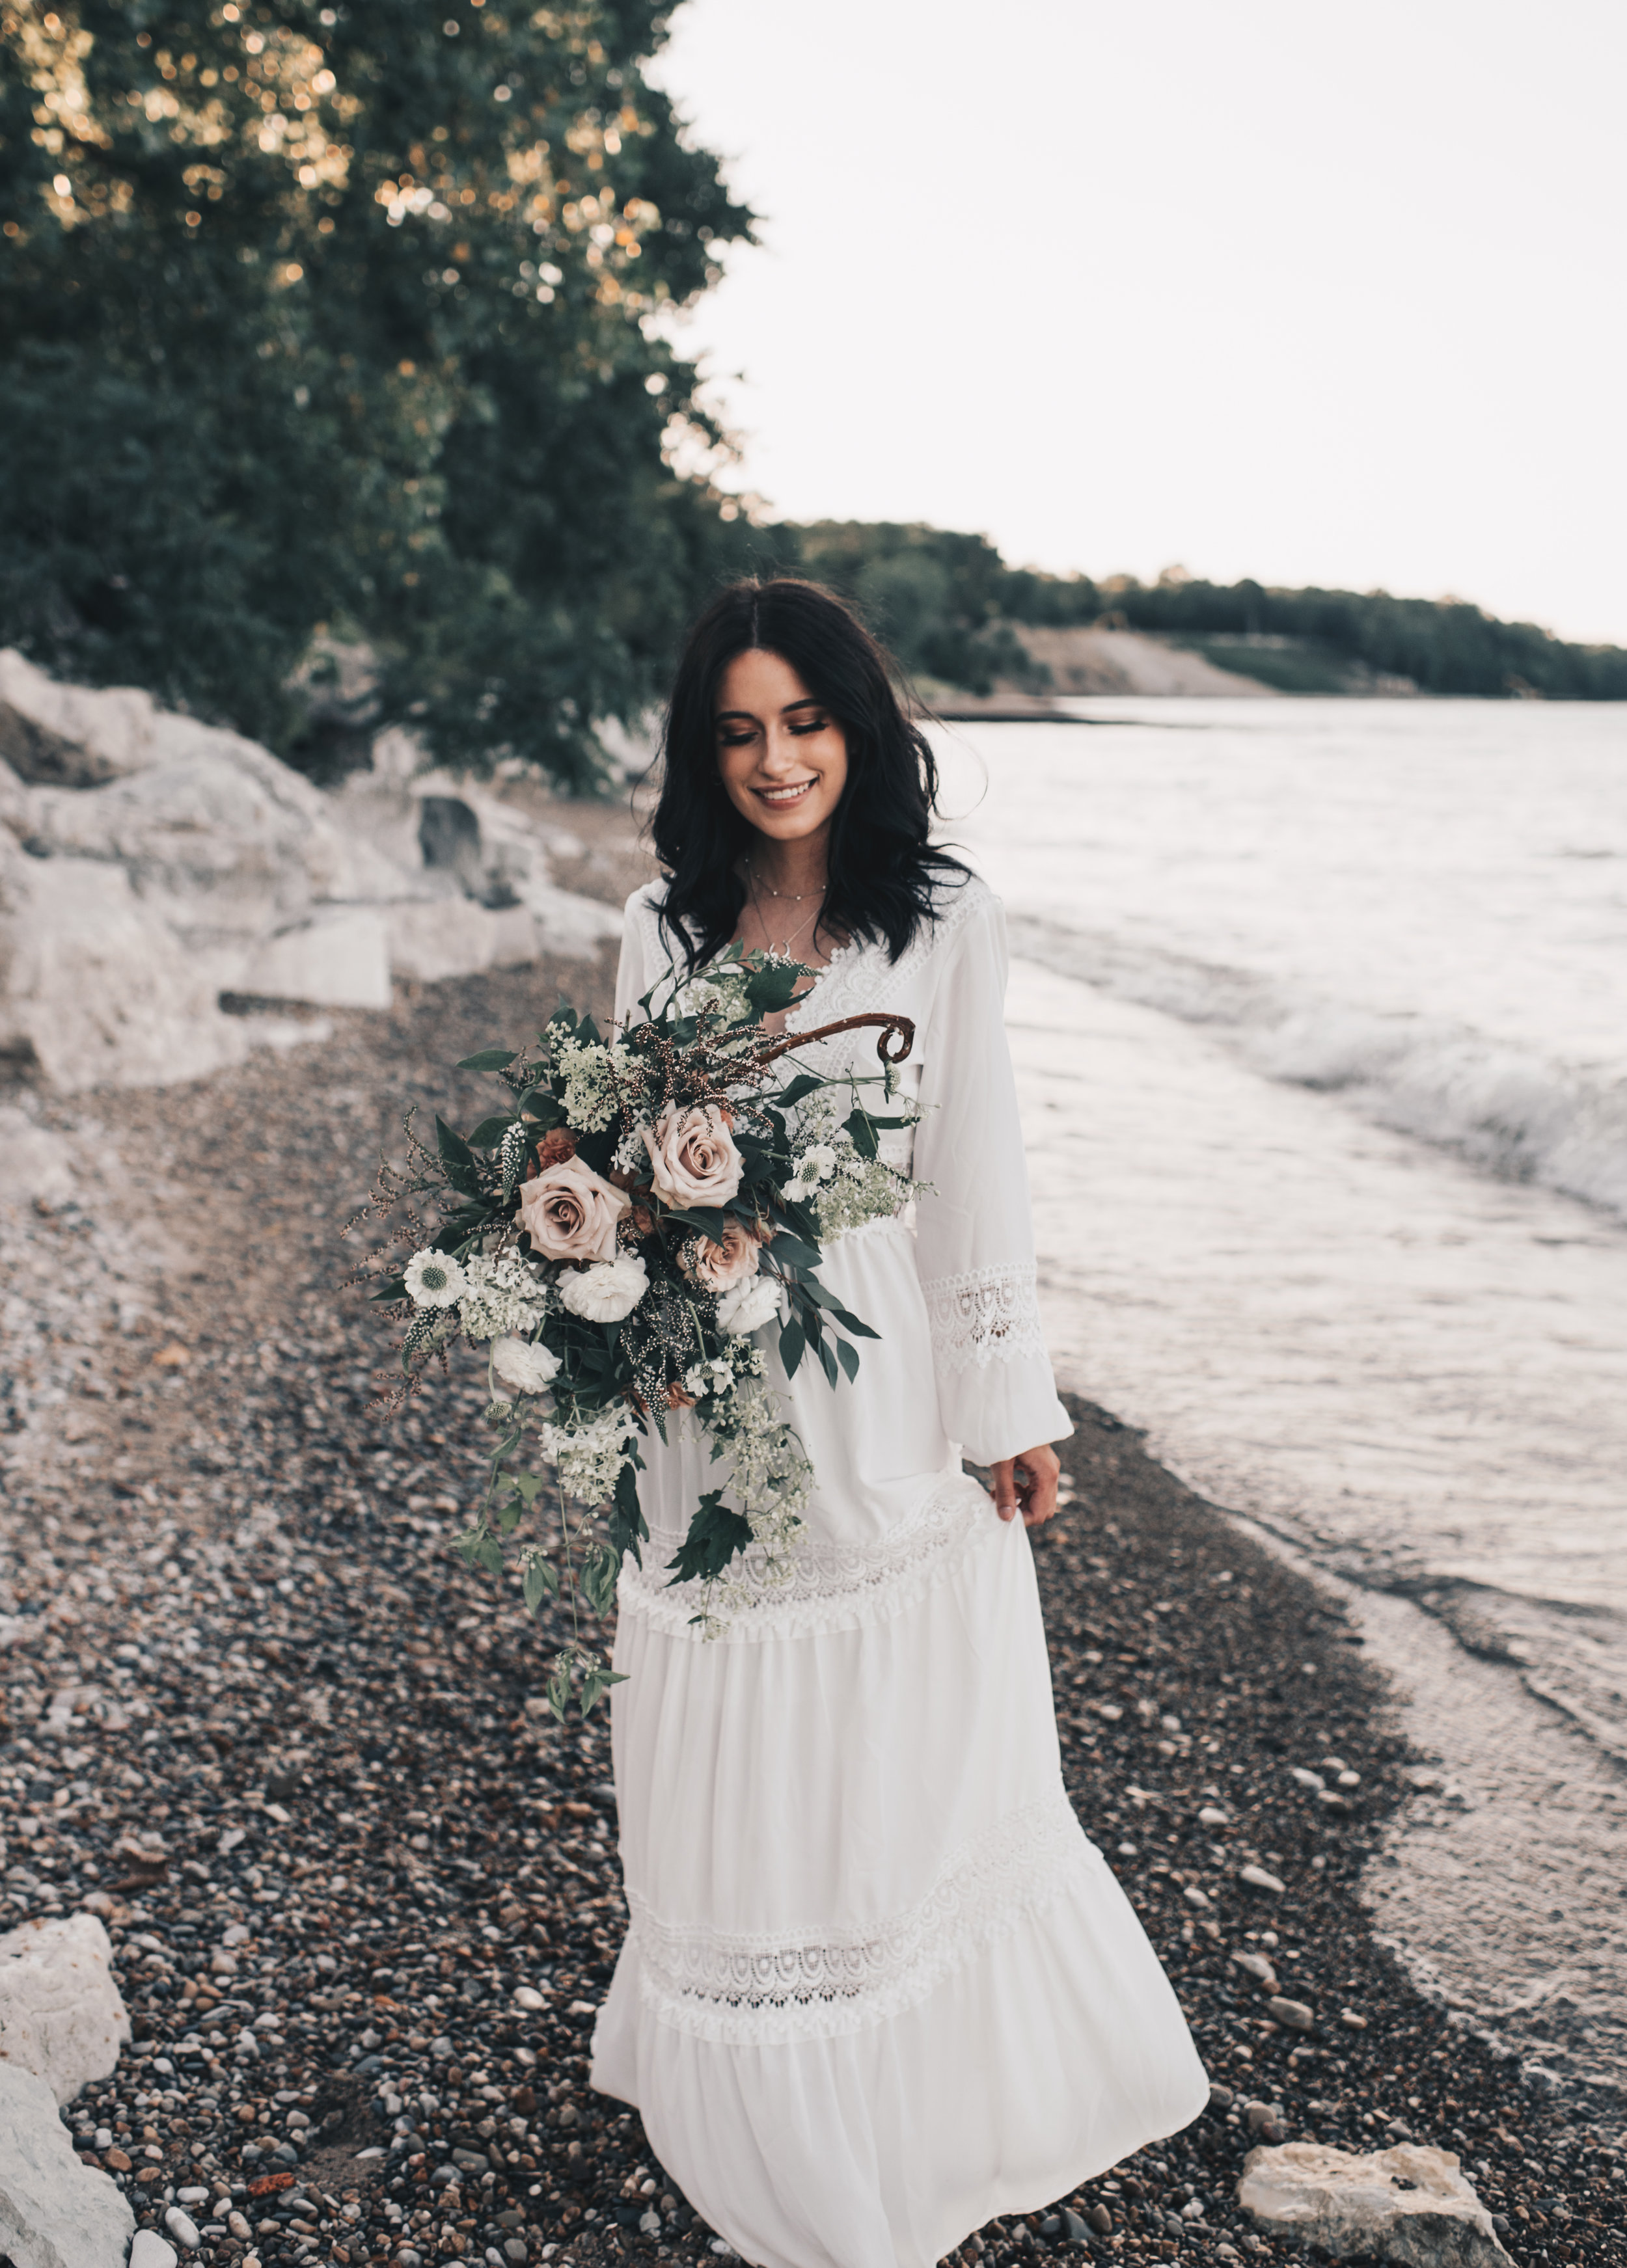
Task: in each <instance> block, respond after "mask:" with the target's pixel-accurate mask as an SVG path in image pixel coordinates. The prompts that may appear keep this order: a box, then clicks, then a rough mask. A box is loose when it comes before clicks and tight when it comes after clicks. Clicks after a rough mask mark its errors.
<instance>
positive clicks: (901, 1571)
mask: <svg viewBox="0 0 1627 2268" xmlns="http://www.w3.org/2000/svg"><path fill="white" fill-rule="evenodd" d="M993 1524H994V1515H993V1513H992V1512H991V1510H990V1507H989V1501H988V1498H987V1494H986V1493H985V1491H983V1490H982V1489H981V1488H980V1487H979V1485H978V1484H977V1482H976V1481H974V1480H973V1478H972V1477H971V1476H970V1475H969V1474H965V1473H954V1474H950V1475H948V1476H945V1478H944V1481H943V1485H942V1486H941V1487H939V1488H936V1489H934V1490H933V1491H931V1492H930V1494H929V1495H928V1496H927V1497H926V1498H925V1499H923V1501H922V1502H921V1504H920V1505H919V1506H917V1507H916V1508H915V1510H914V1511H913V1512H912V1513H906V1515H905V1517H904V1518H903V1519H902V1520H900V1521H898V1523H897V1524H896V1525H895V1526H894V1527H892V1528H889V1529H888V1531H887V1533H886V1535H884V1536H881V1537H879V1538H878V1539H877V1540H876V1542H875V1543H832V1542H829V1541H827V1540H826V1539H825V1538H823V1537H821V1536H819V1535H816V1534H814V1533H813V1531H812V1530H811V1528H804V1529H803V1530H802V1532H801V1533H800V1534H799V1535H797V1537H796V1540H795V1543H793V1545H792V1547H791V1549H790V1550H788V1551H785V1552H781V1554H780V1557H779V1559H778V1560H777V1562H775V1563H774V1564H773V1565H770V1563H769V1560H768V1557H767V1554H766V1553H765V1551H764V1550H762V1549H761V1548H760V1547H754V1548H753V1549H751V1550H748V1551H747V1552H745V1553H744V1554H743V1557H741V1558H739V1559H736V1560H734V1561H732V1562H731V1563H730V1565H729V1568H728V1577H727V1580H728V1584H729V1587H730V1588H729V1594H728V1600H727V1602H726V1603H725V1604H724V1605H723V1606H722V1608H721V1611H722V1613H723V1614H724V1616H726V1620H725V1622H724V1627H723V1628H722V1630H721V1631H720V1632H719V1633H718V1634H717V1635H716V1636H715V1637H714V1638H711V1639H708V1640H706V1643H708V1644H711V1645H717V1646H728V1645H729V1644H731V1643H733V1644H736V1645H738V1644H740V1643H742V1642H745V1643H747V1644H750V1643H751V1642H753V1641H758V1640H761V1639H764V1638H801V1637H805V1636H808V1635H809V1634H810V1633H814V1632H820V1631H839V1630H856V1629H858V1628H859V1627H861V1626H862V1625H869V1624H875V1623H882V1622H890V1621H891V1618H892V1617H893V1616H894V1615H898V1614H901V1613H902V1612H903V1611H904V1609H906V1607H910V1606H913V1604H914V1603H915V1602H916V1601H917V1600H918V1599H921V1598H924V1597H925V1595H926V1594H927V1593H928V1591H929V1590H931V1589H933V1588H934V1587H936V1585H937V1584H938V1583H940V1582H942V1581H943V1579H944V1578H945V1577H946V1576H949V1575H952V1574H953V1573H954V1572H955V1570H956V1568H957V1567H958V1565H960V1562H961V1559H962V1557H964V1555H965V1551H966V1550H968V1548H969V1547H970V1546H971V1544H972V1543H973V1541H974V1540H975V1538H976V1537H977V1535H979V1534H980V1532H992V1530H993ZM683 1541H684V1533H683V1530H682V1529H680V1528H662V1527H659V1526H656V1525H654V1524H652V1526H651V1528H650V1534H649V1541H648V1542H647V1543H646V1544H645V1545H644V1546H643V1565H641V1566H635V1565H634V1564H633V1562H632V1560H631V1559H625V1560H624V1561H623V1562H622V1571H621V1580H620V1583H619V1584H618V1588H617V1603H618V1606H619V1608H620V1609H621V1611H622V1613H623V1614H636V1615H642V1616H645V1617H646V1618H647V1620H648V1621H649V1622H650V1623H652V1624H654V1627H655V1628H656V1629H657V1630H658V1631H661V1632H662V1635H663V1636H665V1637H668V1638H694V1639H697V1640H699V1639H702V1638H704V1636H705V1633H704V1632H703V1631H701V1630H700V1629H699V1626H698V1625H697V1624H696V1623H695V1621H694V1617H695V1616H697V1615H699V1614H700V1613H701V1612H702V1611H703V1609H704V1608H705V1605H706V1599H705V1586H704V1585H703V1584H700V1583H674V1582H672V1581H671V1580H669V1576H668V1574H667V1569H668V1567H669V1565H670V1564H671V1562H672V1560H673V1559H674V1558H675V1557H676V1556H677V1550H678V1546H679V1545H680V1544H681V1543H682V1542H683Z"/></svg>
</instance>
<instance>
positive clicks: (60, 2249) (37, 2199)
mask: <svg viewBox="0 0 1627 2268" xmlns="http://www.w3.org/2000/svg"><path fill="white" fill-rule="evenodd" d="M0 2137H4V2143H3V2145H0V2257H8V2258H10V2260H11V2262H12V2264H13V2268H117V2263H118V2262H119V2261H121V2260H122V2259H123V2257H124V2253H125V2248H126V2247H127V2246H128V2245H129V2240H130V2235H131V2232H132V2230H133V2229H134V2228H135V2226H136V2216H135V2214H134V2213H132V2212H131V2211H130V2209H129V2205H128V2204H127V2203H126V2201H125V2199H124V2198H123V2196H122V2193H121V2191H120V2190H119V2187H118V2184H117V2183H115V2181H114V2179H113V2177H112V2176H111V2175H109V2174H103V2173H98V2172H96V2171H95V2170H94V2169H92V2168H90V2167H88V2166H83V2165H81V2164H80V2162H79V2160H78V2155H77V2154H76V2153H75V2151H74V2147H73V2144H72V2141H71V2140H70V2137H69V2133H68V2130H67V2128H66V2127H65V2126H64V2125H63V2122H62V2118H61V2116H60V2114H59V2113H58V2110H57V2107H56V2097H55V2094H54V2093H53V2091H52V2089H51V2088H50V2087H48V2085H47V2083H46V2081H45V2080H43V2079H41V2078H40V2077H39V2076H38V2075H37V2074H36V2073H33V2072H32V2071H26V2070H25V2069H24V2068H23V2066H21V2065H20V2064H16V2063H0ZM165 2250H166V2252H167V2251H168V2250H169V2248H168V2247H167V2246H166V2247H165ZM146 2268H160V2264H159V2263H157V2262H150V2263H148V2264H146ZM165 2268H174V2255H173V2254H171V2255H170V2259H169V2262H168V2263H167V2264H165Z"/></svg>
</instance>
